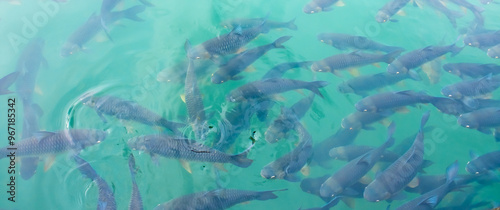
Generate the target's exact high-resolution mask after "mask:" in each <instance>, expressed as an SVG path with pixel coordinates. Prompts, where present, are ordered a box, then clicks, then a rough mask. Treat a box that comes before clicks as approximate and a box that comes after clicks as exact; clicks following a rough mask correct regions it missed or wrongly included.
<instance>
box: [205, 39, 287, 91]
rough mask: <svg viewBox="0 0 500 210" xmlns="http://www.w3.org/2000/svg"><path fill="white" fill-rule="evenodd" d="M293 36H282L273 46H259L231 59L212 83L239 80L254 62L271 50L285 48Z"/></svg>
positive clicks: (212, 79)
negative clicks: (242, 73) (284, 44)
mask: <svg viewBox="0 0 500 210" xmlns="http://www.w3.org/2000/svg"><path fill="white" fill-rule="evenodd" d="M290 38H292V37H291V36H282V37H280V38H278V39H276V41H274V42H273V43H271V44H267V45H263V46H259V47H256V48H252V49H249V50H246V51H244V52H242V53H240V54H237V55H236V56H234V57H233V58H231V59H230V60H229V61H228V62H227V63H225V64H223V65H221V66H220V67H219V69H218V70H217V71H215V72H214V73H213V74H212V78H211V81H212V83H214V84H221V83H224V82H227V81H229V80H239V79H242V78H243V77H242V76H238V74H239V73H241V72H242V71H243V70H245V69H246V68H247V67H249V66H250V65H251V64H252V63H253V62H255V61H256V60H257V59H259V58H260V57H261V56H262V55H264V54H266V53H267V52H268V51H269V50H272V49H276V48H283V49H284V48H285V47H284V46H283V45H282V44H283V43H284V42H286V41H288V40H289V39H290Z"/></svg>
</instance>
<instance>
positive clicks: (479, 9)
mask: <svg viewBox="0 0 500 210" xmlns="http://www.w3.org/2000/svg"><path fill="white" fill-rule="evenodd" d="M450 1H451V2H452V3H454V4H456V5H458V6H462V7H465V8H467V9H469V10H470V11H471V12H472V13H474V14H476V13H482V12H484V8H482V7H478V6H476V5H473V4H471V3H470V2H468V1H467V0H450Z"/></svg>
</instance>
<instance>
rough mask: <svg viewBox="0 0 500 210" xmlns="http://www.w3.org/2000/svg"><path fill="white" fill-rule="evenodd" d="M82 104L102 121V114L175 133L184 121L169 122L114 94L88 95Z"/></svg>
mask: <svg viewBox="0 0 500 210" xmlns="http://www.w3.org/2000/svg"><path fill="white" fill-rule="evenodd" d="M82 101H83V104H84V105H86V106H89V107H91V108H93V109H94V110H95V111H96V113H97V115H98V116H99V117H100V118H101V120H102V121H103V122H105V123H106V122H107V120H106V118H105V117H104V115H103V114H106V115H111V116H114V117H116V118H118V119H122V120H131V121H136V122H139V123H143V124H146V125H150V126H161V127H164V128H166V129H169V130H171V131H173V132H174V133H177V132H178V131H179V129H180V128H182V127H184V126H185V124H184V123H176V122H171V121H168V120H166V119H164V118H163V117H161V116H159V115H157V114H156V113H154V112H152V111H151V110H148V109H146V108H145V107H142V106H141V105H139V104H137V103H136V102H133V101H126V100H123V99H121V98H118V97H114V96H109V95H107V96H100V97H99V96H88V97H86V98H84V99H83V100H82Z"/></svg>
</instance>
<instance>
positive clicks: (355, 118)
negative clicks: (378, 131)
mask: <svg viewBox="0 0 500 210" xmlns="http://www.w3.org/2000/svg"><path fill="white" fill-rule="evenodd" d="M392 114H394V111H391V110H385V111H382V112H358V111H356V112H354V113H352V114H350V115H348V116H347V117H344V118H343V119H342V122H341V126H342V128H344V129H351V130H360V129H365V130H374V129H375V128H374V127H371V126H369V124H372V123H375V122H378V121H380V120H383V119H385V118H387V117H389V116H391V115H392Z"/></svg>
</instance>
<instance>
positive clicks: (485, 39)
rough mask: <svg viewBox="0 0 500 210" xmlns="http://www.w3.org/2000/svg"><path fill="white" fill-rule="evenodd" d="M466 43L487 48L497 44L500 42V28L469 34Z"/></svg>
mask: <svg viewBox="0 0 500 210" xmlns="http://www.w3.org/2000/svg"><path fill="white" fill-rule="evenodd" d="M464 44H465V45H469V46H471V47H477V48H482V49H484V50H486V49H487V48H488V47H493V46H495V45H497V44H500V30H499V31H494V32H487V33H480V34H472V35H467V36H466V37H465V38H464Z"/></svg>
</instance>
